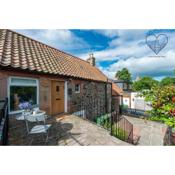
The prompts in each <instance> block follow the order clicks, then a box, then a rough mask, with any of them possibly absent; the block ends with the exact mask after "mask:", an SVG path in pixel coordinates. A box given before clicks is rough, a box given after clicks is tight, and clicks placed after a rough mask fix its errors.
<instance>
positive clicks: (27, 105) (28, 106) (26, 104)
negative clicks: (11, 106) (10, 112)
mask: <svg viewBox="0 0 175 175" xmlns="http://www.w3.org/2000/svg"><path fill="white" fill-rule="evenodd" d="M19 108H20V109H21V110H22V109H24V110H30V109H32V105H31V103H29V102H23V103H20V104H19Z"/></svg>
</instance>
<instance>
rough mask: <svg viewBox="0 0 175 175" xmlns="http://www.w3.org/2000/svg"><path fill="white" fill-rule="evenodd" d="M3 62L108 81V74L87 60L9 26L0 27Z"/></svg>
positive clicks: (24, 67) (8, 64) (14, 65)
mask: <svg viewBox="0 0 175 175" xmlns="http://www.w3.org/2000/svg"><path fill="white" fill-rule="evenodd" d="M0 65H1V66H10V67H13V68H21V69H29V70H35V71H38V72H44V73H49V74H57V75H64V76H72V77H76V78H83V79H88V80H94V81H103V82H104V81H107V77H106V76H105V75H104V74H103V73H102V72H101V71H100V70H99V69H98V68H96V67H94V66H91V65H90V64H89V63H88V62H87V61H84V60H81V59H80V58H78V57H75V56H73V55H70V54H68V53H65V52H62V51H60V50H58V49H55V48H53V47H50V46H48V45H46V44H43V43H41V42H39V41H36V40H33V39H31V38H29V37H26V36H24V35H21V34H19V33H16V32H13V31H11V30H6V29H0Z"/></svg>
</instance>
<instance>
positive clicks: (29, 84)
mask: <svg viewBox="0 0 175 175" xmlns="http://www.w3.org/2000/svg"><path fill="white" fill-rule="evenodd" d="M9 99H10V106H9V107H10V112H15V111H19V110H20V109H19V104H20V103H22V102H30V103H31V104H32V105H36V104H38V81H37V80H36V79H29V78H17V77H11V78H10V79H9Z"/></svg>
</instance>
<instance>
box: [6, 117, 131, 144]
mask: <svg viewBox="0 0 175 175" xmlns="http://www.w3.org/2000/svg"><path fill="white" fill-rule="evenodd" d="M48 123H50V124H52V126H51V128H50V129H49V139H48V143H45V142H44V141H43V140H44V139H43V137H42V136H41V134H38V135H37V136H27V132H26V127H25V122H24V121H17V120H16V119H15V118H14V117H11V118H10V126H9V127H10V130H9V144H10V145H67V146H79V145H80V146H87V145H92V146H93V145H114V146H115V145H119V146H125V145H126V146H127V145H130V144H128V143H126V142H123V141H121V140H119V139H117V138H115V137H112V136H111V135H110V134H109V132H108V131H106V130H105V129H103V128H101V127H98V126H96V125H95V124H92V123H90V122H88V121H86V120H83V119H81V118H79V117H76V116H71V115H64V116H61V117H60V116H58V117H50V118H49V120H48Z"/></svg>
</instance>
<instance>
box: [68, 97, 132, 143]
mask: <svg viewBox="0 0 175 175" xmlns="http://www.w3.org/2000/svg"><path fill="white" fill-rule="evenodd" d="M68 111H69V113H70V114H73V115H75V116H78V117H81V118H83V119H87V120H89V121H91V122H93V123H95V124H96V125H98V126H101V127H103V128H104V129H106V130H108V131H109V132H110V133H111V135H112V136H115V137H117V138H119V139H121V140H123V141H126V142H129V143H133V125H132V124H131V123H130V122H129V121H128V120H127V119H126V118H124V117H122V115H120V114H119V111H114V112H111V111H108V109H107V107H106V106H105V102H104V100H102V99H95V98H91V99H86V100H85V99H84V98H82V99H81V100H79V103H78V104H75V103H69V109H68Z"/></svg>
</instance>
